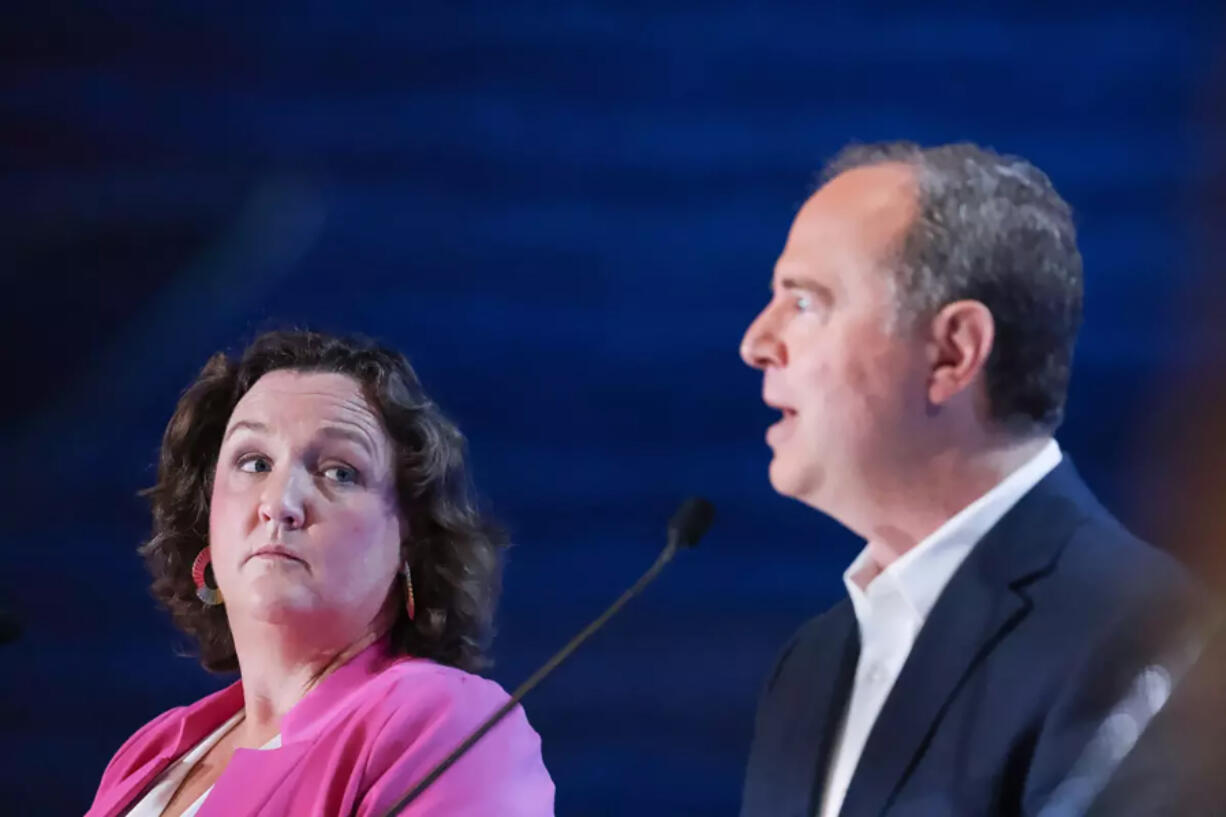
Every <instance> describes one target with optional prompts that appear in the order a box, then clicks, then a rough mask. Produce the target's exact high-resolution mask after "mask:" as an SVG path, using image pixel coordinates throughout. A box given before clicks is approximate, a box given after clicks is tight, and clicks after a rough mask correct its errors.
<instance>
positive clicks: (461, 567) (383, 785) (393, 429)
mask: <svg viewBox="0 0 1226 817" xmlns="http://www.w3.org/2000/svg"><path fill="white" fill-rule="evenodd" d="M149 495H150V496H151V498H152V504H153V533H152V536H151V537H150V539H149V541H148V542H146V543H145V544H144V545H143V546H142V548H141V553H142V554H143V555H144V557H145V560H146V562H147V563H148V566H149V569H150V571H151V572H152V574H153V592H154V595H155V596H156V597H157V598H158V599H159V600H160V601H161V602H162V603H163V604H164V605H165V606H166V607H167V608H168V609H169V611H170V613H171V615H172V616H173V618H174V621H175V623H176V624H177V625H178V626H179V627H180V628H181V629H182V630H183V631H184V632H186V633H187V634H188V635H189V636H191V637H192V638H193V639H194V640H195V641H196V642H197V643H198V645H199V652H200V658H201V661H202V663H203V664H204V666H205V667H206V668H208V669H210V670H214V671H235V670H237V671H238V673H239V677H240V680H239V681H238V682H236V683H234V684H233V685H231V686H229V687H227V688H225V689H223V690H221V691H220V692H217V693H215V694H213V695H209V696H208V697H205V698H203V699H202V700H199V701H197V702H195V703H193V704H189V705H188V706H184V707H179V708H176V709H172V710H170V711H169V712H165V713H163V714H162V715H160V716H158V717H157V718H155V719H154V720H153V721H151V722H150V723H148V724H146V725H145V726H144V727H142V728H141V729H140V730H139V731H137V732H136V734H134V735H133V736H132V737H131V738H129V739H128V741H127V742H126V743H124V745H123V746H121V747H120V749H119V751H118V752H117V753H116V754H115V757H114V758H113V759H112V760H111V762H110V764H109V765H108V766H107V769H106V771H105V773H104V774H103V776H102V783H101V785H100V787H99V789H98V794H97V796H96V797H95V799H94V803H93V806H92V807H91V809H90V811H89V812H88V814H87V817H103V816H104V815H105V816H106V817H111V816H112V815H130V816H133V817H135V816H138V815H139V816H140V817H145V816H146V815H157V817H179V815H198V817H210V815H219V816H220V815H226V816H227V817H235V816H239V817H241V816H242V815H295V816H296V815H312V816H314V815H328V816H330V815H359V816H360V817H365V816H366V815H378V814H381V813H382V812H383V811H385V810H386V809H387V808H388V807H389V806H390V805H391V804H392V803H394V802H396V800H397V799H398V798H399V797H400V796H401V795H402V794H404V792H406V791H407V790H408V789H409V788H411V787H412V785H413V784H414V783H416V782H417V781H418V780H419V779H420V778H422V777H423V776H424V775H425V774H426V773H427V772H428V771H429V770H430V768H431V767H432V766H433V765H434V764H435V763H437V762H438V761H439V760H441V759H442V758H443V757H445V756H446V755H447V753H448V752H449V751H450V750H451V749H452V748H453V747H454V746H455V745H456V744H458V743H459V742H460V741H462V740H463V739H464V738H465V737H466V736H467V735H468V734H469V733H470V732H471V731H472V729H474V728H475V727H476V726H477V725H478V724H479V723H480V722H481V721H482V720H483V719H484V718H485V717H486V716H488V715H489V714H491V713H492V712H493V711H494V710H496V709H497V708H498V707H499V706H501V705H502V704H503V703H504V702H505V701H506V700H507V695H506V693H505V692H504V691H503V690H502V689H501V688H500V687H499V686H498V685H497V684H495V683H493V682H491V681H487V680H485V679H483V678H480V677H478V676H476V675H472V674H470V672H471V671H473V670H476V669H478V668H480V667H481V666H483V664H484V659H483V652H484V649H485V647H486V645H487V643H488V636H489V631H490V625H491V618H492V612H493V607H494V603H495V600H496V596H497V591H498V577H499V570H500V561H499V550H500V548H501V547H502V546H503V544H504V540H503V538H502V535H501V534H500V532H499V531H498V530H497V529H496V528H495V527H494V526H493V525H492V524H491V523H490V522H489V521H488V520H487V519H486V518H484V517H483V516H482V515H481V514H480V513H479V512H478V511H477V509H476V508H475V506H474V504H473V502H472V500H471V499H470V498H469V495H468V485H467V480H466V476H465V471H464V451H463V438H462V437H461V435H460V433H459V431H458V430H457V429H456V427H455V426H454V425H452V424H451V423H450V422H449V421H448V420H447V419H446V418H445V417H443V415H442V414H441V413H440V412H439V410H438V409H437V408H436V406H435V405H434V404H433V403H432V402H431V401H430V400H429V398H428V397H426V395H425V394H424V393H423V391H422V389H421V386H420V384H419V383H418V381H417V377H416V375H415V374H414V373H413V370H412V368H411V367H410V366H409V363H408V361H407V360H405V358H404V357H403V356H401V355H400V354H398V353H396V352H394V351H391V350H389V349H386V348H383V347H379V346H376V345H373V344H371V343H368V342H364V341H356V340H348V339H342V338H337V337H332V336H328V335H323V334H318V333H313V332H270V333H267V334H265V335H262V336H260V337H259V338H257V339H256V340H255V341H254V342H253V343H252V345H251V346H250V347H249V348H248V349H247V350H246V351H245V352H244V353H243V355H242V356H241V358H240V359H239V360H237V361H235V360H232V359H230V358H228V357H226V356H225V355H224V354H220V353H219V354H216V355H214V356H213V357H212V358H211V359H210V360H209V362H208V363H207V364H206V365H205V367H204V369H203V371H201V373H200V375H199V376H198V377H197V378H196V381H195V382H194V383H192V385H191V386H190V387H189V388H188V389H187V391H186V392H185V393H184V394H183V397H182V398H181V399H180V400H179V404H178V407H177V409H176V410H175V413H174V416H173V417H171V420H170V423H169V424H168V425H167V427H166V433H165V436H164V437H163V440H162V449H161V457H160V462H159V465H158V481H157V485H155V486H154V487H153V488H152V489H150V491H149ZM553 795H554V789H553V783H552V781H551V780H550V778H549V774H548V772H547V771H546V770H545V767H544V765H543V763H542V760H541V754H540V740H539V738H538V737H537V735H536V733H535V732H534V731H533V730H532V728H531V727H530V726H529V725H528V721H527V719H526V718H525V717H524V714H523V710H522V709H517V710H516V711H515V712H513V713H512V714H511V716H509V717H507V718H506V719H505V720H503V721H502V722H501V723H500V724H499V725H498V726H497V727H496V728H495V729H494V730H492V731H491V732H490V733H489V734H488V735H486V737H485V738H484V739H483V740H482V741H481V742H479V743H477V744H476V746H475V747H474V748H473V749H472V751H471V752H469V753H468V754H467V755H465V756H464V758H463V759H461V760H460V761H459V762H458V763H457V764H456V765H455V766H454V767H452V768H451V769H450V770H449V771H448V772H447V773H446V774H444V775H443V776H442V777H441V778H439V780H438V781H437V782H436V783H435V784H434V785H433V786H432V787H431V788H429V789H427V790H426V792H425V793H424V794H423V795H422V796H421V797H419V798H418V799H417V800H415V801H414V802H413V804H412V806H410V807H409V809H408V810H406V811H405V812H404V814H406V815H448V817H452V816H453V815H474V817H475V816H476V815H500V816H501V815H509V816H510V817H538V816H539V815H552V814H553Z"/></svg>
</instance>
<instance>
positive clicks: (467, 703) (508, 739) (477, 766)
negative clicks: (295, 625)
mask: <svg viewBox="0 0 1226 817" xmlns="http://www.w3.org/2000/svg"><path fill="white" fill-rule="evenodd" d="M369 687H370V689H369V692H368V694H369V695H370V697H369V698H368V700H367V702H366V704H367V706H369V707H370V708H369V709H368V710H367V712H366V713H365V714H366V717H365V718H364V720H365V721H366V722H367V724H368V725H369V726H370V727H373V740H372V742H371V744H370V759H369V761H368V763H367V765H366V775H367V780H368V783H369V785H370V787H371V790H370V792H369V794H368V797H367V805H368V806H371V805H372V804H378V807H377V808H374V809H373V810H372V811H371V813H382V811H383V810H384V809H385V808H386V807H387V805H388V804H390V803H391V802H393V801H394V800H395V799H396V797H398V796H399V795H400V794H403V793H404V792H405V791H408V790H409V788H410V787H411V786H412V785H413V784H415V783H416V782H417V781H419V780H420V779H421V778H422V777H423V776H424V775H425V774H426V773H427V772H429V770H430V769H431V768H432V767H433V766H434V765H435V764H436V763H438V762H439V761H441V760H442V759H443V758H445V757H446V756H447V754H448V753H449V752H451V751H452V750H453V749H454V748H455V747H457V746H459V745H460V744H461V743H462V742H463V741H464V740H465V739H466V738H468V737H469V735H471V734H472V733H473V731H474V730H476V729H477V728H478V727H479V726H480V725H481V724H482V723H483V722H484V721H485V720H486V719H487V718H488V717H489V716H491V715H493V714H494V713H495V712H496V711H498V709H499V708H500V707H502V706H503V705H504V704H506V702H507V701H508V700H510V696H509V695H508V694H507V693H506V691H505V690H504V689H503V688H502V687H501V686H499V685H498V684H497V683H496V682H494V681H491V680H489V679H487V678H483V677H481V676H479V675H474V674H472V673H469V672H465V671H464V670H461V669H457V668H455V667H448V666H444V665H442V664H437V663H434V662H432V661H427V660H423V659H406V660H399V661H396V662H394V663H392V664H390V665H389V666H387V667H386V668H384V669H383V670H382V671H381V672H380V673H379V674H378V675H377V676H374V677H373V678H371V679H370V682H369ZM430 797H431V800H432V802H435V801H436V802H437V804H438V805H439V808H440V813H449V810H450V812H452V813H465V814H470V813H482V814H485V813H500V814H508V815H533V817H535V815H542V814H550V815H551V814H552V813H553V781H552V780H551V779H550V777H549V773H548V771H546V769H545V766H544V763H543V761H542V759H541V740H540V737H539V736H538V735H537V733H536V731H535V730H534V729H533V728H532V726H531V725H530V724H529V723H528V719H527V717H526V716H525V714H524V711H523V708H522V707H519V706H516V707H515V708H514V709H512V710H511V711H510V712H509V713H507V715H506V717H504V718H503V719H502V720H501V721H500V722H499V723H498V725H497V726H495V727H494V728H493V729H492V730H490V731H489V733H487V734H486V735H485V736H484V737H483V738H482V739H481V740H480V741H479V742H477V744H475V745H474V746H472V747H471V750H470V751H469V752H467V753H466V755H465V757H464V760H463V762H461V763H458V764H457V765H456V766H455V767H454V768H452V769H451V770H449V771H448V772H447V774H446V775H445V776H444V777H443V778H441V779H440V780H439V781H438V783H437V784H436V785H435V786H434V787H432V789H431V795H430Z"/></svg>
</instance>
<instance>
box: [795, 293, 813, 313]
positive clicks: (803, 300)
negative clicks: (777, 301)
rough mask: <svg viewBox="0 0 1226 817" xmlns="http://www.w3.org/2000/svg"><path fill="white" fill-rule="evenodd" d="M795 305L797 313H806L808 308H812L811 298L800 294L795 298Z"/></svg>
mask: <svg viewBox="0 0 1226 817" xmlns="http://www.w3.org/2000/svg"><path fill="white" fill-rule="evenodd" d="M795 304H796V311H797V312H808V311H809V308H810V307H812V306H813V297H812V296H811V295H805V294H804V293H800V294H798V295H797V296H796V300H795Z"/></svg>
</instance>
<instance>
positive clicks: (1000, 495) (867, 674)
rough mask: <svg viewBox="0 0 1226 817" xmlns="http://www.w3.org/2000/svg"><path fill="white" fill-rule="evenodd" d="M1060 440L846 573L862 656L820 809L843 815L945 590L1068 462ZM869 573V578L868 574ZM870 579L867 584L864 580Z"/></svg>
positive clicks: (831, 816) (823, 815)
mask: <svg viewBox="0 0 1226 817" xmlns="http://www.w3.org/2000/svg"><path fill="white" fill-rule="evenodd" d="M1061 459H1062V455H1061V453H1060V447H1059V446H1058V445H1057V444H1056V441H1055V440H1051V441H1049V442H1048V443H1047V445H1045V446H1044V447H1043V449H1042V450H1041V451H1039V453H1038V454H1036V455H1034V456H1033V457H1031V458H1030V459H1029V460H1027V462H1026V463H1025V464H1024V465H1022V466H1021V467H1020V468H1018V469H1017V470H1016V471H1014V472H1013V473H1011V474H1009V476H1007V477H1005V479H1003V480H1002V481H1001V482H1000V483H998V484H997V485H996V487H994V488H992V489H991V490H990V491H988V492H987V493H986V494H984V495H983V496H981V497H979V499H976V500H975V501H974V502H972V503H971V504H970V505H967V506H966V507H965V508H963V509H962V510H961V511H959V512H958V513H957V514H956V515H955V516H953V517H951V518H950V519H949V520H948V521H947V522H945V524H943V525H941V527H939V528H937V529H936V530H935V531H933V532H932V534H931V535H929V536H928V537H927V538H925V539H924V540H923V541H922V542H920V543H918V544H917V545H916V546H915V547H913V548H911V549H910V550H908V551H907V552H906V553H904V554H903V555H902V556H900V557H898V559H896V560H895V561H894V562H892V563H891V564H890V566H889V567H887V568H886V569H885V570H883V571H881V572H880V573H879V574H877V575H876V576H875V577H874V576H873V573H874V572H875V570H876V568H875V567H874V564H873V562H872V560H871V559H870V557H869V548H868V547H867V546H866V547H865V548H864V550H862V551H861V552H860V555H859V556H857V557H856V559H855V561H853V562H852V563H851V566H850V567H848V568H847V570H846V572H844V574H843V583H844V584H845V585H846V586H847V593H848V595H850V596H851V604H852V607H853V608H855V613H856V621H857V622H858V623H859V626H860V659H859V661H858V662H857V664H856V675H855V681H854V682H853V684H852V690H851V698H850V700H849V701H848V704H847V709H846V712H845V715H844V719H843V725H842V729H841V731H840V734H839V736H838V737H837V738H836V740H835V744H834V747H833V751H832V752H831V762H830V767H829V769H828V770H827V772H826V786H825V789H824V794H823V796H822V802H821V807H820V808H819V810H818V814H819V817H836V816H837V815H838V813H839V810H840V809H841V808H842V807H843V798H844V797H846V796H847V787H848V786H849V785H850V784H851V778H852V774H853V773H854V772H855V769H856V764H857V763H859V761H860V754H861V752H863V751H864V744H865V742H866V741H867V740H868V735H869V732H870V731H872V728H873V724H874V723H875V722H876V721H877V716H878V715H879V714H880V713H881V707H882V705H883V704H884V703H885V700H886V697H887V696H888V695H889V694H890V689H891V688H892V687H893V686H894V681H895V680H897V678H898V674H899V673H900V672H901V671H902V668H903V664H904V663H906V660H907V656H908V655H909V654H910V652H911V647H912V645H914V644H915V638H916V636H918V635H919V631H920V628H921V627H922V626H923V625H924V620H925V619H927V618H928V613H929V612H931V611H932V607H933V605H935V604H936V601H937V597H938V596H940V595H941V591H942V590H944V589H945V585H946V584H947V583H948V582H949V580H950V579H951V578H952V577H953V575H954V573H955V572H956V571H957V569H958V567H959V566H960V565H961V564H962V562H963V561H964V560H965V559H966V557H967V556H969V555H970V553H971V551H972V550H973V549H974V548H975V545H976V544H977V543H978V542H979V540H980V539H982V538H983V536H984V534H986V533H987V532H988V531H989V530H991V529H992V527H993V526H994V525H995V524H996V523H997V522H999V521H1000V519H1001V517H1002V516H1004V515H1005V514H1006V513H1007V512H1008V510H1009V509H1010V508H1012V507H1013V506H1014V505H1015V504H1016V503H1017V501H1018V500H1019V499H1021V498H1022V497H1023V496H1024V495H1025V494H1026V492H1027V491H1029V490H1030V489H1031V488H1033V487H1034V486H1035V484H1037V483H1038V482H1039V480H1041V479H1043V477H1045V476H1047V474H1048V473H1049V472H1050V471H1051V470H1052V469H1053V468H1055V467H1056V466H1057V465H1059V464H1060V460H1061ZM866 577H867V583H865V578H866ZM862 585H864V586H862Z"/></svg>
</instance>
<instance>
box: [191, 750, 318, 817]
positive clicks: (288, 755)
mask: <svg viewBox="0 0 1226 817" xmlns="http://www.w3.org/2000/svg"><path fill="white" fill-rule="evenodd" d="M310 748H311V744H310V743H308V742H305V741H303V742H299V743H291V744H288V745H285V746H281V747H279V748H277V749H238V750H236V751H235V752H234V757H233V758H231V760H230V764H229V765H228V766H227V767H226V770H225V772H224V773H222V775H221V777H219V778H218V779H217V783H216V784H215V785H214V786H213V791H212V792H210V793H209V796H208V799H207V800H205V801H204V805H203V806H201V807H200V811H199V812H198V817H224V816H225V815H231V814H236V813H240V812H241V813H244V814H258V813H259V811H260V808H261V807H262V806H263V804H264V803H266V802H267V801H268V799H269V798H270V797H272V796H273V793H274V792H275V791H276V789H277V788H278V787H279V786H280V785H281V783H282V781H284V780H285V778H286V777H287V776H289V774H290V772H292V771H293V770H294V767H296V766H297V765H298V764H299V762H301V761H302V759H303V758H304V757H305V756H306V753H307V751H308V750H309V749H310Z"/></svg>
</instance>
